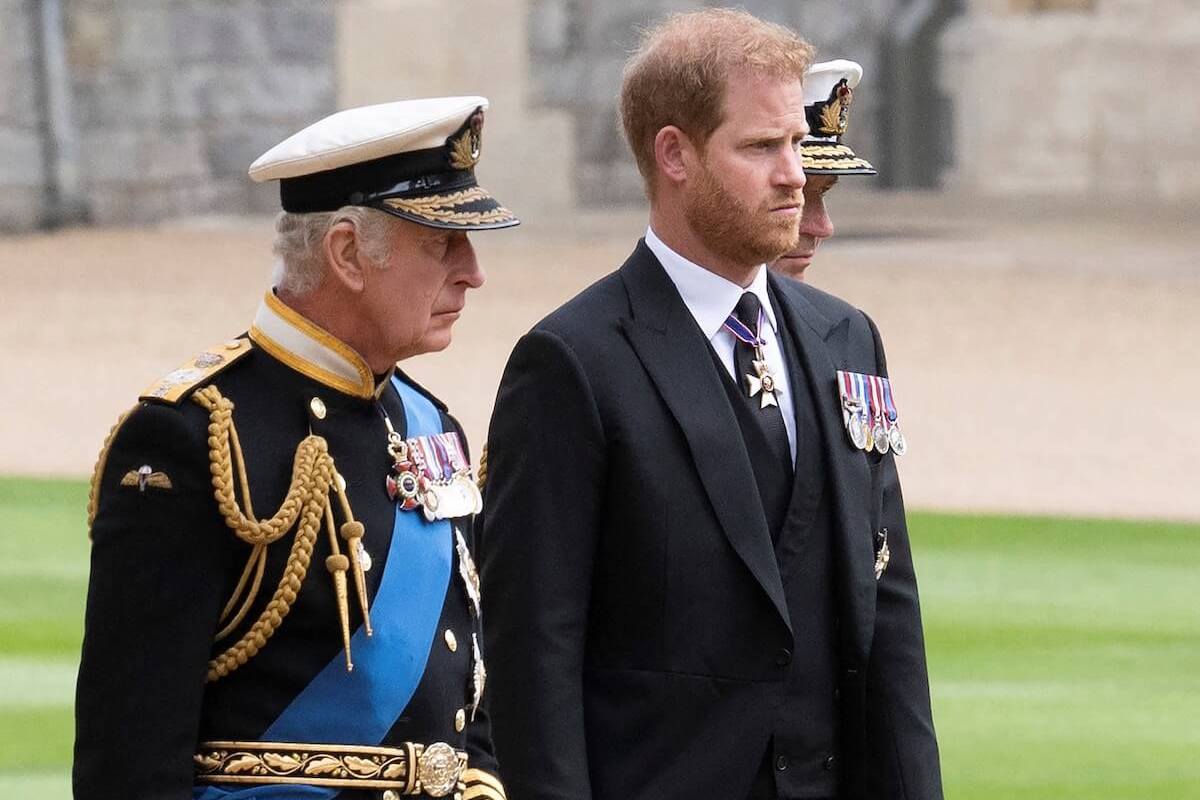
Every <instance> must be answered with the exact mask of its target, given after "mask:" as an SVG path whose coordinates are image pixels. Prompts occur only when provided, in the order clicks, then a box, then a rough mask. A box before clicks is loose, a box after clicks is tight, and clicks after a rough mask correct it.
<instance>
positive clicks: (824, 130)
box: [818, 78, 854, 136]
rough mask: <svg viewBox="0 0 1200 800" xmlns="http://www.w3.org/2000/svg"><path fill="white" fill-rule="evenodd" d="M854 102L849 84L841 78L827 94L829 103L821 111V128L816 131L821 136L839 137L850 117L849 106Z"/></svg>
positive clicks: (844, 130)
mask: <svg viewBox="0 0 1200 800" xmlns="http://www.w3.org/2000/svg"><path fill="white" fill-rule="evenodd" d="M853 102H854V90H853V89H851V88H850V84H849V82H848V81H847V80H846V79H845V78H842V79H841V80H840V81H838V85H837V86H835V87H833V91H832V92H830V94H829V102H828V103H827V104H826V106H825V108H823V109H822V110H821V127H820V130H819V131H818V132H819V133H820V134H821V135H823V136H841V135H843V134H844V133H845V132H846V124H847V122H849V117H850V104H851V103H853Z"/></svg>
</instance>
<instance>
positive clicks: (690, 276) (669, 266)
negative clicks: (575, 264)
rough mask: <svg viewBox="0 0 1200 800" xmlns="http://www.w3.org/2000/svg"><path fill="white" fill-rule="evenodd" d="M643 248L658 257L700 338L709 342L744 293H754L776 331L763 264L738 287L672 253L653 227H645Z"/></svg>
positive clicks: (773, 329)
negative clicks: (745, 283) (700, 332)
mask: <svg viewBox="0 0 1200 800" xmlns="http://www.w3.org/2000/svg"><path fill="white" fill-rule="evenodd" d="M646 246H647V247H649V248H650V252H652V253H654V255H655V257H656V258H658V261H659V263H660V264H662V267H663V269H664V270H666V273H667V277H668V278H670V279H671V283H673V284H675V289H676V290H677V291H678V292H679V296H680V297H681V298H682V299H683V304H684V305H685V306H687V308H688V311H690V312H692V316H693V317H694V318H695V320H696V324H697V325H699V326H700V330H701V331H703V332H704V335H705V336H706V337H707V338H709V339H711V338H712V337H714V336H716V335H717V333H718V332H720V330H721V327H722V326H723V325H724V324H725V320H726V319H727V318H728V317H729V315H730V314H732V313H733V309H734V306H736V305H737V303H738V300H740V299H741V297H742V294H743V293H744V292H754V294H755V295H756V296H757V297H758V301H759V303H761V304H762V307H763V312H764V315H765V316H766V318H767V323H768V324H769V325H770V326H771V330H772V331H776V332H778V330H779V328H778V326H777V325H776V323H775V309H774V308H773V307H772V306H771V299H770V296H769V295H768V294H767V270H766V268H765V265H759V267H758V271H757V272H756V273H755V274H754V280H752V281H751V282H750V285H749V286H747V287H745V288H742V287H741V286H738V285H737V284H736V283H734V282H733V281H730V280H727V279H726V278H722V277H721V276H720V275H718V274H717V273H715V272H712V271H710V270H708V269H705V268H704V267H702V266H700V265H699V264H696V263H695V262H692V261H688V260H687V259H686V258H684V257H683V256H681V255H679V253H676V252H675V251H674V250H672V249H671V248H670V247H669V246H668V245H667V244H666V243H665V242H663V240H662V239H660V238H658V235H657V234H656V233H655V232H654V229H653V228H650V227H647V228H646Z"/></svg>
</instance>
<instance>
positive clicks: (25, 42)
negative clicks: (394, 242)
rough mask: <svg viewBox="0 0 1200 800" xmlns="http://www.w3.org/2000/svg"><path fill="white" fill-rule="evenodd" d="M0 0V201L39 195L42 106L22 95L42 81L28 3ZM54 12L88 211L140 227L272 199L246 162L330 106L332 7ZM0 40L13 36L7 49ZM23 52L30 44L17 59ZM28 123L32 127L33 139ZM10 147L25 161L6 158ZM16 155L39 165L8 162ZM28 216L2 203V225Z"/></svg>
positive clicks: (115, 2)
mask: <svg viewBox="0 0 1200 800" xmlns="http://www.w3.org/2000/svg"><path fill="white" fill-rule="evenodd" d="M0 3H3V5H0V30H3V31H4V33H3V34H0V35H2V36H3V37H4V39H5V42H4V44H5V45H6V46H5V47H4V51H5V52H4V53H3V54H0V63H3V65H4V66H3V67H0V69H3V70H6V72H3V73H0V78H7V79H6V80H0V98H5V95H6V94H7V95H8V97H7V98H5V99H6V100H7V104H8V105H9V106H12V107H13V108H12V109H11V110H10V109H9V108H7V107H6V105H0V139H2V138H3V137H6V136H7V137H9V138H12V139H14V144H13V145H10V144H9V143H8V142H5V146H4V155H5V158H4V161H5V166H3V167H0V196H3V195H5V194H7V193H8V191H9V189H11V188H13V187H17V188H18V189H20V190H24V188H28V189H30V190H31V192H32V194H33V195H35V196H36V195H38V194H39V193H40V194H43V195H44V188H42V189H41V191H40V192H39V187H40V186H42V184H43V176H42V174H41V167H40V162H41V160H42V154H41V146H40V136H41V131H40V130H39V126H40V125H41V124H42V120H41V117H42V114H43V110H42V108H41V107H40V103H39V102H38V100H37V98H36V97H30V98H26V97H25V96H24V92H25V90H26V89H28V88H29V87H38V86H40V85H41V82H40V71H39V69H38V64H37V61H36V49H35V48H30V47H29V42H30V41H36V39H35V38H34V36H33V34H34V33H35V32H36V30H37V28H36V27H35V24H36V20H31V19H29V16H30V12H31V10H32V8H33V0H0ZM63 13H64V34H65V46H66V56H67V69H68V73H69V75H70V90H71V91H70V97H71V100H72V111H73V118H74V125H75V131H76V136H77V139H78V148H79V173H80V181H81V184H82V186H81V191H82V194H83V197H82V198H81V199H82V201H83V206H84V209H85V211H86V213H87V215H88V217H89V218H90V220H92V221H93V222H96V223H99V224H125V223H144V222H152V221H155V220H159V219H164V218H168V217H174V216H180V215H185V214H193V213H222V214H237V213H245V212H249V211H262V210H268V209H271V208H272V207H274V206H277V199H276V198H277V195H276V192H277V189H275V188H273V187H260V186H253V185H251V184H250V182H249V181H248V180H247V178H246V168H247V167H248V166H249V164H250V162H251V161H252V160H253V159H254V158H255V157H256V156H258V155H259V154H260V153H261V152H263V151H264V150H266V149H267V148H268V147H269V146H270V145H272V144H274V143H275V142H276V141H278V140H279V139H281V138H282V137H284V136H286V135H287V134H289V133H291V132H293V131H294V130H296V129H297V128H299V127H301V126H302V125H304V124H306V123H308V122H311V121H313V120H314V119H316V118H319V117H320V116H323V115H324V114H327V113H329V112H330V111H332V110H333V107H334V96H335V82H334V66H333V65H334V40H335V37H334V25H333V9H332V7H331V5H330V4H328V3H325V2H320V0H63ZM10 21H14V22H16V23H18V24H15V25H9V24H7V23H9V22H10ZM22 27H24V29H25V30H26V31H28V35H22V34H21V29H22ZM9 39H12V40H14V41H16V40H17V39H21V40H22V41H21V47H19V48H17V50H16V53H17V57H16V58H14V56H13V55H12V52H11V51H10V47H9V46H7V45H9V41H8V40H9ZM22 48H24V49H33V50H34V52H31V53H30V54H29V55H28V56H25V55H24V53H23V49H22ZM14 60H15V61H16V62H17V63H15V64H14V63H12V62H13V61H14ZM14 96H15V99H14ZM6 112H7V113H6ZM10 118H11V119H10ZM18 123H24V125H23V126H22V125H19V124H18ZM14 130H17V131H20V132H19V133H13V132H12V131H14ZM28 130H32V131H35V133H34V134H33V137H32V139H31V138H30V137H29V135H28V134H27V133H26V132H25V131H28ZM13 146H16V147H17V149H18V152H19V153H21V154H22V155H25V154H28V155H29V156H32V157H31V158H28V159H25V158H20V157H19V158H18V159H13V158H10V153H12V152H13V150H12V147H13ZM17 160H21V161H25V162H26V163H27V164H28V165H38V166H37V168H36V169H35V168H34V167H32V166H27V167H23V168H21V170H22V171H17V169H16V168H14V165H13V163H12V162H14V161H17ZM14 173H16V174H14ZM34 202H35V204H36V201H34ZM36 220H37V214H28V213H18V212H16V211H14V209H12V208H11V207H10V206H9V205H7V204H6V205H0V228H9V229H13V228H18V229H19V228H25V227H29V226H30V224H31V223H33V222H36Z"/></svg>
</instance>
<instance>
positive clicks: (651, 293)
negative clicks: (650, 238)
mask: <svg viewBox="0 0 1200 800" xmlns="http://www.w3.org/2000/svg"><path fill="white" fill-rule="evenodd" d="M621 276H622V279H623V280H624V282H625V286H626V289H627V291H628V292H629V300H630V310H631V312H632V314H631V317H630V318H628V319H622V320H621V324H622V327H623V328H624V331H625V336H626V337H627V338H628V339H629V343H630V345H631V346H632V347H633V349H634V351H635V352H636V353H637V355H638V358H639V359H640V360H641V362H642V365H643V366H644V367H645V369H646V372H647V373H648V374H649V375H650V378H651V380H652V381H653V382H654V385H655V386H656V387H657V388H658V391H659V393H660V394H661V395H662V397H663V400H664V401H665V402H666V404H667V408H668V409H669V410H670V412H671V414H672V415H673V416H674V417H675V420H676V422H678V423H679V427H680V428H681V429H682V430H683V435H684V438H685V439H686V440H687V443H688V449H689V450H690V451H691V455H692V459H693V461H694V462H695V464H696V470H697V472H699V474H700V482H701V483H702V484H703V486H704V490H705V492H706V493H707V495H708V498H709V500H710V501H711V503H712V506H713V509H714V510H715V511H716V515H717V519H718V521H719V522H720V524H721V527H722V529H723V530H724V531H725V535H726V536H727V537H728V539H729V541H730V544H731V545H732V546H733V549H734V551H735V552H737V554H738V557H739V558H741V560H742V561H743V562H745V564H746V567H747V568H748V569H749V570H750V573H751V574H752V575H754V577H755V579H757V581H758V582H759V584H761V585H762V587H763V589H764V591H766V593H767V595H768V597H770V599H771V602H772V603H773V604H774V605H775V608H776V610H777V611H778V612H779V615H780V617H781V618H782V619H783V621H784V623H785V624H786V625H787V626H788V629H789V630H790V629H791V622H790V620H789V618H788V612H787V601H786V599H785V598H784V595H783V582H782V580H781V579H780V576H779V567H778V565H777V564H776V562H775V553H774V551H773V549H772V546H771V535H770V532H769V531H768V530H767V520H766V517H765V515H764V514H763V510H762V502H761V500H760V499H759V494H758V487H757V485H756V484H755V482H754V472H753V470H752V468H751V465H750V456H749V454H748V453H747V452H746V446H745V443H744V442H743V441H742V437H741V435H740V433H739V430H740V429H739V428H738V423H737V419H735V418H734V415H733V410H732V409H731V408H730V407H729V401H728V399H727V398H726V396H725V389H724V388H723V387H722V386H721V378H720V375H718V374H717V372H716V371H715V370H714V369H713V367H712V356H711V355H710V354H709V345H708V342H707V341H706V340H705V338H704V334H703V333H702V332H701V331H700V329H699V327H698V326H697V325H696V321H695V319H694V318H693V317H692V315H691V312H689V311H688V309H687V306H685V305H684V303H683V300H682V299H681V298H680V297H679V293H678V291H676V289H675V286H674V284H672V283H671V279H670V278H668V277H667V274H666V272H664V271H663V268H662V266H661V265H660V264H659V263H658V259H656V258H655V257H654V254H653V253H651V252H650V249H649V248H647V247H646V245H645V243H644V242H639V243H638V246H637V249H635V250H634V252H633V255H631V256H630V257H629V260H628V261H626V262H625V264H624V266H622V267H621Z"/></svg>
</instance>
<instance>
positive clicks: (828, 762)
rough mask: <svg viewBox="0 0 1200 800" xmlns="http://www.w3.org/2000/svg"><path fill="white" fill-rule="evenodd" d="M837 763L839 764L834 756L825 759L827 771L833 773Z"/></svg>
mask: <svg viewBox="0 0 1200 800" xmlns="http://www.w3.org/2000/svg"><path fill="white" fill-rule="evenodd" d="M836 763H837V760H836V759H835V758H834V757H833V756H830V757H829V758H827V759H825V771H826V772H829V771H831V770H832V769H833V765H834V764H836Z"/></svg>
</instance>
